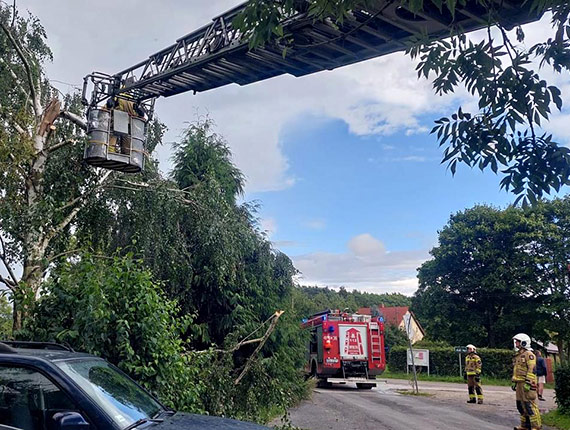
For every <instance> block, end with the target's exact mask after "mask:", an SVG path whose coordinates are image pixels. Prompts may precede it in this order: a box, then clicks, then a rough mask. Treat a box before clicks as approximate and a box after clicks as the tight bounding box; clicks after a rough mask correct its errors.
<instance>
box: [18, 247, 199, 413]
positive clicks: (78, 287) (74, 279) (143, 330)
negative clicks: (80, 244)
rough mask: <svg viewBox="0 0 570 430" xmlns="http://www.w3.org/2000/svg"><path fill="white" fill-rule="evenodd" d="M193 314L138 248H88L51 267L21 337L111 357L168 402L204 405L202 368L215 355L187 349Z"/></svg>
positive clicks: (177, 405)
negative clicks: (110, 252)
mask: <svg viewBox="0 0 570 430" xmlns="http://www.w3.org/2000/svg"><path fill="white" fill-rule="evenodd" d="M190 322H191V320H190V318H188V317H186V318H180V317H179V316H178V306H177V304H176V302H174V301H171V300H168V299H167V298H166V297H165V296H164V294H163V293H162V290H161V287H160V285H159V284H157V283H156V282H155V281H154V280H153V277H152V275H151V274H150V273H149V272H148V271H147V270H146V269H144V268H143V267H142V266H141V265H140V264H139V263H138V262H136V261H134V260H133V259H132V258H131V256H127V257H125V258H118V257H115V258H111V259H101V258H96V257H93V256H91V255H83V256H82V257H80V260H79V261H77V262H75V263H67V264H65V265H64V266H63V267H61V268H59V269H58V270H57V272H56V273H53V274H52V276H51V279H50V281H49V282H48V283H47V284H46V285H45V288H44V291H43V294H42V297H41V298H40V299H39V300H38V303H37V306H36V308H35V310H34V314H33V316H32V318H29V319H28V321H27V326H26V328H25V330H24V331H23V332H22V333H20V334H19V337H20V338H22V337H26V338H29V339H33V340H38V341H57V342H64V343H67V344H69V345H70V346H72V347H73V348H74V349H76V350H79V351H85V352H88V353H91V354H94V355H98V356H101V357H104V358H106V359H107V360H109V361H110V362H111V363H113V364H115V365H117V366H118V367H119V368H121V369H122V370H123V371H125V372H126V373H128V374H129V375H130V376H131V377H133V378H134V379H136V380H137V381H138V382H139V383H140V384H142V385H143V386H145V387H146V388H148V389H149V390H150V391H152V392H154V393H155V394H156V395H158V397H159V398H160V399H161V400H162V401H164V402H165V403H166V404H167V405H168V406H171V407H173V408H175V409H180V410H186V411H191V412H203V411H204V408H203V405H202V401H201V397H202V393H203V391H204V390H206V386H205V384H204V383H202V382H201V381H200V379H199V374H200V372H201V368H202V367H203V366H204V365H206V364H207V363H209V362H210V357H208V356H207V354H204V356H203V357H202V356H199V357H197V356H193V357H192V358H190V357H189V356H187V355H185V354H184V351H185V349H184V343H183V341H182V340H181V334H182V333H184V332H185V331H186V329H187V326H188V324H189V323H190Z"/></svg>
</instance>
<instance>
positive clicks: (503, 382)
mask: <svg viewBox="0 0 570 430" xmlns="http://www.w3.org/2000/svg"><path fill="white" fill-rule="evenodd" d="M412 377H413V376H412V374H411V373H410V374H407V373H404V372H391V371H390V370H389V369H386V371H385V372H384V373H382V374H381V375H380V376H378V378H379V379H383V378H386V379H411V378H412ZM418 381H430V382H454V383H458V384H465V381H464V380H463V377H460V376H442V375H428V374H427V373H418ZM481 382H482V383H483V386H485V385H495V386H500V387H510V386H511V384H512V382H511V381H510V380H509V379H498V378H486V377H485V375H483V377H482V378H481ZM544 387H545V388H554V384H552V383H549V384H545V385H544Z"/></svg>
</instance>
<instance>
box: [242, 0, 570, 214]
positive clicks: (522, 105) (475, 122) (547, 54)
mask: <svg viewBox="0 0 570 430" xmlns="http://www.w3.org/2000/svg"><path fill="white" fill-rule="evenodd" d="M395 1H398V2H399V3H401V4H402V6H403V7H405V8H407V9H408V10H410V11H412V12H413V13H422V12H424V7H428V6H431V7H433V6H435V7H436V8H437V9H439V10H441V11H444V12H445V13H446V14H451V16H455V15H454V14H455V12H456V9H459V8H460V7H461V6H463V5H465V4H466V3H471V4H472V5H476V6H477V7H478V8H479V9H482V10H485V11H486V12H485V13H484V14H481V16H482V17H485V18H483V19H485V20H486V24H487V25H486V27H487V37H486V40H483V41H481V42H480V43H474V42H473V41H471V40H469V38H468V37H467V36H466V35H465V33H464V30H463V29H462V28H460V27H459V26H458V25H455V24H453V23H452V24H451V25H450V27H449V33H448V36H449V37H448V38H447V39H446V40H436V41H434V40H430V39H428V38H427V37H425V36H424V35H422V34H418V35H417V37H416V40H415V41H414V42H415V43H413V44H411V45H410V47H409V48H408V50H407V53H408V54H409V55H410V56H411V57H412V58H413V59H417V60H418V65H417V72H418V77H425V78H431V77H432V76H433V88H434V90H435V92H436V94H438V95H441V94H445V93H453V92H455V91H457V90H458V89H459V88H461V87H464V88H465V89H466V90H467V91H468V92H469V93H470V94H472V95H473V96H474V97H475V100H476V101H477V102H478V109H476V110H475V111H473V112H466V111H465V110H464V109H461V108H459V109H458V110H457V111H456V112H455V113H453V114H451V115H449V116H447V117H443V118H441V119H438V120H437V121H436V123H435V127H434V128H433V130H432V133H434V134H436V136H437V139H438V141H439V144H440V146H442V147H444V148H445V150H444V156H443V160H442V162H444V163H447V164H448V166H449V167H450V170H451V172H452V173H455V171H456V168H457V166H458V164H461V163H463V164H467V165H468V166H472V167H475V166H476V167H479V168H480V169H481V170H484V169H487V168H490V169H491V170H493V171H494V172H495V173H497V172H498V171H499V170H500V172H501V174H502V175H503V179H502V181H501V187H502V188H505V189H507V190H512V191H513V192H514V193H515V194H517V195H518V197H517V201H518V200H519V199H522V202H523V204H524V205H526V204H527V203H528V202H531V203H534V202H536V200H537V199H538V198H539V197H541V196H542V195H543V194H545V193H546V194H548V193H550V192H551V191H553V190H555V191H558V190H559V189H560V187H561V186H562V185H568V184H570V151H569V149H568V148H567V147H566V146H564V145H561V144H560V143H559V142H556V141H555V140H554V138H553V136H552V134H551V133H549V132H547V131H545V129H546V128H547V126H546V125H545V122H546V120H548V119H549V117H550V114H551V109H558V110H560V109H561V107H562V96H561V91H560V89H559V88H557V87H556V86H552V85H548V84H547V83H546V82H545V81H544V80H542V79H541V78H540V77H539V75H538V73H537V70H536V69H537V67H536V66H535V64H537V63H538V64H540V66H543V65H548V66H550V67H552V68H553V69H554V70H555V71H557V72H564V73H567V72H568V71H570V20H569V18H570V5H569V3H568V1H567V0H534V1H532V2H523V1H521V7H529V6H530V8H531V11H532V12H531V13H535V14H536V15H537V16H540V15H541V14H543V13H544V12H549V13H551V16H552V18H551V23H552V29H551V32H550V34H548V35H545V37H544V40H543V41H542V42H540V43H537V44H535V45H533V46H530V47H528V49H527V48H526V47H525V45H524V44H523V42H524V40H525V35H524V32H523V30H522V28H521V27H518V28H517V30H516V35H513V34H512V33H509V32H508V31H507V28H506V27H505V26H504V25H503V24H502V23H501V21H500V20H499V19H498V14H497V8H498V7H500V6H499V5H498V4H497V2H494V1H487V0H448V1H445V2H444V1H442V0H395ZM307 3H308V7H307V8H306V9H304V10H306V11H307V13H308V14H309V16H310V17H313V19H315V20H332V21H333V22H336V23H338V24H342V23H343V21H344V20H350V19H351V10H353V9H359V8H364V9H367V8H368V7H370V6H371V7H372V8H373V7H374V5H375V4H374V2H371V1H370V0H333V1H331V0H309V1H308V2H307ZM303 5H305V3H303ZM298 8H299V2H297V1H296V0H284V1H280V2H268V1H265V0H250V1H249V4H248V6H247V7H246V9H245V10H244V11H243V12H242V13H241V14H240V15H239V16H238V17H237V18H236V20H235V21H234V24H235V25H237V26H238V28H240V30H241V31H242V33H243V34H245V35H247V37H249V38H250V39H249V40H250V47H251V48H255V47H257V46H259V45H263V44H266V43H277V44H278V46H281V47H283V50H284V55H286V54H287V50H288V49H293V48H295V47H296V43H297V42H296V41H295V40H294V38H293V37H291V35H290V34H287V32H286V26H284V24H283V23H284V22H286V20H287V18H288V17H290V16H292V15H295V14H296V13H298V12H299V11H298ZM379 13H381V10H380V12H379ZM428 15H429V12H428ZM515 38H516V40H514V39H515ZM301 43H302V45H303V48H305V49H306V48H308V47H309V48H310V46H308V44H307V41H306V40H303V41H302V42H301ZM314 43H315V45H316V46H318V45H319V44H322V42H319V41H315V42H314ZM309 45H310V44H309ZM533 60H535V62H534V63H533Z"/></svg>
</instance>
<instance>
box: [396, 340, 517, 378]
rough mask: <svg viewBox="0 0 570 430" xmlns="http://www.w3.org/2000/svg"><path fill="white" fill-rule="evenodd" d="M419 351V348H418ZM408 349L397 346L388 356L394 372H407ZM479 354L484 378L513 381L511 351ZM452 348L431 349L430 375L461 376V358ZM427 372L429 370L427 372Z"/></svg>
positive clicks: (462, 360) (463, 360)
mask: <svg viewBox="0 0 570 430" xmlns="http://www.w3.org/2000/svg"><path fill="white" fill-rule="evenodd" d="M418 349H419V348H418ZM406 350H407V348H405V347H401V346H397V347H394V348H392V350H391V351H390V354H389V355H388V366H389V368H390V370H392V371H394V372H405V371H406ZM477 354H478V355H479V356H480V357H481V361H482V362H483V372H482V374H483V377H485V376H489V377H493V378H498V379H511V377H512V374H513V351H511V350H509V349H491V348H481V349H479V350H477ZM457 355H458V354H457V353H456V352H455V350H454V349H453V348H451V347H438V348H429V366H430V374H432V375H441V376H459V358H458V357H457ZM464 364H465V354H461V366H462V367H463V366H464ZM426 372H427V370H426Z"/></svg>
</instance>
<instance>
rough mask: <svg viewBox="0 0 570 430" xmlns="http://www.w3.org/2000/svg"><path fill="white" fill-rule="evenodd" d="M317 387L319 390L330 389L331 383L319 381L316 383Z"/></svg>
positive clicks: (324, 380) (323, 380)
mask: <svg viewBox="0 0 570 430" xmlns="http://www.w3.org/2000/svg"><path fill="white" fill-rule="evenodd" d="M317 387H319V388H330V387H332V382H329V381H327V380H326V379H321V378H319V380H318V381H317Z"/></svg>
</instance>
